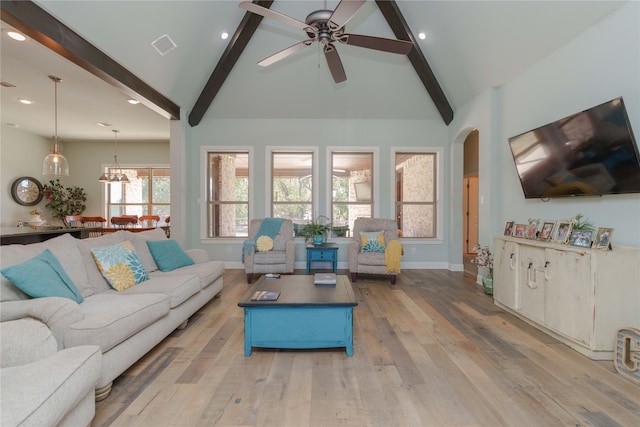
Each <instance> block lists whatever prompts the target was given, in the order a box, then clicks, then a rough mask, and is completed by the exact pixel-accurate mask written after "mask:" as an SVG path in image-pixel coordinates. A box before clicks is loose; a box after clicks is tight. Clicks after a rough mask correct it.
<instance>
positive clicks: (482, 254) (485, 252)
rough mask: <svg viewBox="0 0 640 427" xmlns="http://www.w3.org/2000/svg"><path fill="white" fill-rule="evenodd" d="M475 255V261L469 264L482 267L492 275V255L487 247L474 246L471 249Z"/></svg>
mask: <svg viewBox="0 0 640 427" xmlns="http://www.w3.org/2000/svg"><path fill="white" fill-rule="evenodd" d="M472 251H473V252H475V253H476V257H475V259H472V260H471V262H472V263H473V264H476V265H477V266H478V267H484V268H486V269H488V270H489V274H491V275H493V255H491V251H490V250H489V246H480V245H475V246H474V247H473V249H472Z"/></svg>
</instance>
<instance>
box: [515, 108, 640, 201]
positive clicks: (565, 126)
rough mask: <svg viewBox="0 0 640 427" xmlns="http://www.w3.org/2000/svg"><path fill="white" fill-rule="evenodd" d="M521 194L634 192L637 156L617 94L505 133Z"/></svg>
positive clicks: (638, 178) (638, 177) (639, 188)
mask: <svg viewBox="0 0 640 427" xmlns="http://www.w3.org/2000/svg"><path fill="white" fill-rule="evenodd" d="M509 147H510V148H511V154H513V159H514V161H515V164H516V169H517V172H518V176H519V178H520V183H521V184H522V190H523V191H524V197H525V198H527V199H534V198H542V199H545V198H551V197H572V196H602V195H606V194H623V193H640V156H639V155H638V146H637V144H636V141H635V138H634V136H633V131H632V130H631V124H630V123H629V117H628V115H627V110H626V108H625V106H624V101H623V100H622V97H620V98H615V99H612V100H611V101H609V102H605V103H603V104H600V105H597V106H595V107H592V108H589V109H588V110H585V111H582V112H580V113H576V114H573V115H571V116H568V117H565V118H563V119H560V120H556V121H555V122H553V123H549V124H547V125H545V126H541V127H539V128H536V129H533V130H530V131H528V132H525V133H523V134H520V135H517V136H513V137H511V138H509Z"/></svg>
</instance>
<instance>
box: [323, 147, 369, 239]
mask: <svg viewBox="0 0 640 427" xmlns="http://www.w3.org/2000/svg"><path fill="white" fill-rule="evenodd" d="M349 153H356V154H361V153H368V154H371V155H372V159H371V180H372V181H373V185H372V187H371V217H372V218H377V217H379V215H380V179H381V177H380V149H379V147H359V146H355V147H354V146H348V147H342V146H328V147H327V152H326V164H327V171H329V172H328V173H327V176H326V177H325V184H326V187H325V188H326V194H325V203H326V204H325V206H326V208H327V213H328V215H326V216H327V217H328V218H333V169H332V168H333V155H334V154H349ZM331 239H332V240H334V239H338V240H339V239H342V240H348V239H350V238H349V237H332V238H331Z"/></svg>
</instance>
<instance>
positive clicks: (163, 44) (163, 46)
mask: <svg viewBox="0 0 640 427" xmlns="http://www.w3.org/2000/svg"><path fill="white" fill-rule="evenodd" d="M151 46H153V47H154V48H155V49H156V50H157V51H158V53H159V54H160V55H162V56H165V55H166V54H167V53H169V52H171V51H172V50H173V49H175V48H176V47H177V45H176V44H175V43H174V42H173V40H171V38H170V37H169V36H168V35H166V34H164V35H162V36H160V37H158V38H157V39H155V40H154V41H152V42H151Z"/></svg>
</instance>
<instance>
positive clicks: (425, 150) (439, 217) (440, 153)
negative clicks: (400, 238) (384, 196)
mask: <svg viewBox="0 0 640 427" xmlns="http://www.w3.org/2000/svg"><path fill="white" fill-rule="evenodd" d="M397 153H417V154H433V153H435V154H436V237H411V238H410V243H411V244H414V243H418V244H420V243H435V242H439V243H442V242H443V230H444V226H443V223H444V218H443V215H444V207H443V206H442V200H441V198H442V188H443V187H442V181H443V169H442V165H443V164H444V148H443V147H391V159H390V169H389V170H390V171H391V173H390V177H389V179H390V184H391V185H390V187H389V188H391V203H393V212H394V213H395V211H396V209H395V204H396V174H395V170H396V154H397ZM408 239H409V238H408Z"/></svg>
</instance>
